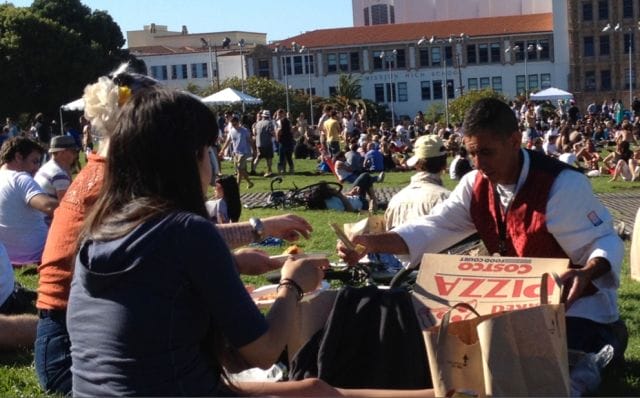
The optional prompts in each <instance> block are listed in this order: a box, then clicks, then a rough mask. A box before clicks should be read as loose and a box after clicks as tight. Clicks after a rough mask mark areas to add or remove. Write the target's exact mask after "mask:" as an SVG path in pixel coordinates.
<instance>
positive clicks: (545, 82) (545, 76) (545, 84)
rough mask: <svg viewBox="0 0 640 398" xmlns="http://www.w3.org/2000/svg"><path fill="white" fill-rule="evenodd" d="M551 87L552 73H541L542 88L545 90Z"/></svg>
mask: <svg viewBox="0 0 640 398" xmlns="http://www.w3.org/2000/svg"><path fill="white" fill-rule="evenodd" d="M549 87H551V73H541V74H540V89H541V90H544V89H546V88H549Z"/></svg>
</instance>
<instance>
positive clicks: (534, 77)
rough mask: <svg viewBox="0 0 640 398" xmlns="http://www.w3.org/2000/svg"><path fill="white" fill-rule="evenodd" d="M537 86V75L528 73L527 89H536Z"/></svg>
mask: <svg viewBox="0 0 640 398" xmlns="http://www.w3.org/2000/svg"><path fill="white" fill-rule="evenodd" d="M539 88H540V86H539V85H538V75H529V91H532V90H537V89H539Z"/></svg>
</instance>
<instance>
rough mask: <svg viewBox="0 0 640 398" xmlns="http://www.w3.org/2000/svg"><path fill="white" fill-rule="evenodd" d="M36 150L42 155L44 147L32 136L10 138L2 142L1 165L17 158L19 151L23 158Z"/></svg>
mask: <svg viewBox="0 0 640 398" xmlns="http://www.w3.org/2000/svg"><path fill="white" fill-rule="evenodd" d="M34 151H35V152H38V153H40V154H41V155H42V154H43V153H44V148H43V147H42V146H41V145H40V144H38V143H37V142H35V141H34V140H32V139H31V138H27V137H22V136H18V137H13V138H9V139H8V140H6V141H5V142H4V144H2V148H0V165H3V164H5V163H9V162H11V161H13V160H15V158H16V154H18V153H19V154H20V155H21V156H22V157H23V158H26V157H27V156H29V155H31V153H33V152H34Z"/></svg>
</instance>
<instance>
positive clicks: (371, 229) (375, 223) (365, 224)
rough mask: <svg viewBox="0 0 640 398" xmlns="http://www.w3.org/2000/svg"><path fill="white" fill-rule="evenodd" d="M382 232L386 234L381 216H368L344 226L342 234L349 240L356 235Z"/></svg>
mask: <svg viewBox="0 0 640 398" xmlns="http://www.w3.org/2000/svg"><path fill="white" fill-rule="evenodd" d="M383 232H386V228H385V224H384V217H383V216H377V215H376V216H369V217H367V218H364V219H362V220H360V221H358V222H354V223H345V224H344V233H345V234H346V235H347V237H349V239H353V238H354V237H355V236H358V235H363V234H381V233H383Z"/></svg>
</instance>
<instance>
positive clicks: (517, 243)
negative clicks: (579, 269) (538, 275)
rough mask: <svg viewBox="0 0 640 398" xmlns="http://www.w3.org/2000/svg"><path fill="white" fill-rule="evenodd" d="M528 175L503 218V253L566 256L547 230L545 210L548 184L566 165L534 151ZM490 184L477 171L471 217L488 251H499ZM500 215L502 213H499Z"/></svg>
mask: <svg viewBox="0 0 640 398" xmlns="http://www.w3.org/2000/svg"><path fill="white" fill-rule="evenodd" d="M527 152H528V154H529V159H530V166H529V174H528V176H527V179H526V180H525V182H524V184H523V186H522V187H521V188H520V190H519V191H518V192H517V194H516V195H515V197H514V198H513V201H512V203H511V207H510V208H509V210H508V212H507V215H506V217H505V227H506V237H507V239H506V241H505V252H504V253H502V255H503V256H510V257H547V258H568V257H569V256H567V254H566V253H565V252H564V250H562V248H561V247H560V245H559V244H558V242H557V241H556V239H555V238H554V236H553V235H552V234H551V233H550V232H549V231H548V230H547V224H546V221H547V219H546V211H547V201H548V198H549V192H550V191H551V186H552V185H553V182H554V181H555V179H556V177H557V176H558V174H560V172H561V171H562V170H565V169H567V168H569V169H571V167H569V166H568V165H566V164H564V163H562V162H560V161H558V160H556V159H553V158H550V157H548V156H546V155H543V154H539V153H537V152H533V151H527ZM496 200H497V201H499V200H500V198H499V197H496V194H495V191H494V189H493V185H492V184H491V182H490V181H489V179H488V178H486V177H484V176H483V175H482V174H481V173H478V174H477V177H476V180H475V182H474V184H473V193H472V196H471V210H470V211H471V219H472V220H473V223H474V224H475V226H476V229H477V230H478V234H479V235H480V238H481V239H482V241H483V242H484V244H485V246H486V247H487V249H489V253H499V252H500V250H499V242H500V234H499V229H498V221H497V218H496V206H495V201H496ZM501 213H502V212H501ZM499 216H501V215H499Z"/></svg>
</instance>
